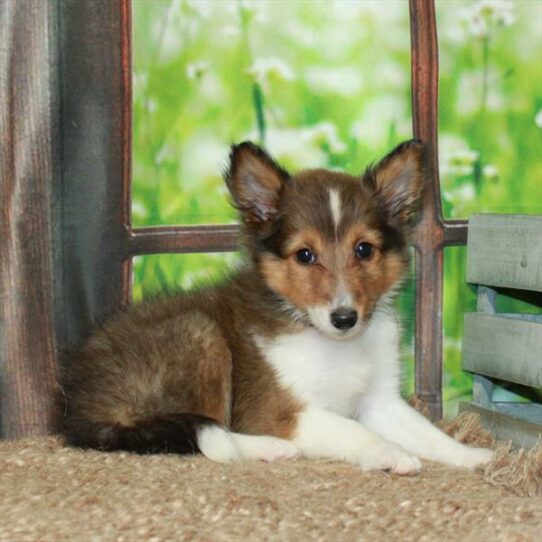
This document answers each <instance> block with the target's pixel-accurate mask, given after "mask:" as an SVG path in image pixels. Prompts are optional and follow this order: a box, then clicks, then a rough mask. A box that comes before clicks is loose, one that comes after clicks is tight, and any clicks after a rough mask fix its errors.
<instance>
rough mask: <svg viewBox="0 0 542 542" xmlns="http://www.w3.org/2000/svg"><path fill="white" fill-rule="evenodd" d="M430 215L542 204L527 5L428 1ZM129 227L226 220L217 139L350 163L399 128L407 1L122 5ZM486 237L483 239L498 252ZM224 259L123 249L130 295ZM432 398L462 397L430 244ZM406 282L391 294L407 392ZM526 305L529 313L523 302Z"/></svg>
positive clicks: (403, 135) (455, 346) (541, 80)
mask: <svg viewBox="0 0 542 542" xmlns="http://www.w3.org/2000/svg"><path fill="white" fill-rule="evenodd" d="M437 18H438V30H439V40H440V104H439V115H440V125H439V146H440V175H441V190H442V199H443V210H444V214H445V216H446V217H448V218H450V217H451V218H460V217H468V216H469V215H470V214H472V213H475V212H499V213H527V214H533V213H537V214H540V213H542V2H539V1H538V0H515V1H510V2H507V1H506V0H504V1H499V0H496V1H492V0H485V1H482V2H479V1H468V0H440V1H437ZM133 22H134V97H133V101H134V134H133V208H132V211H133V223H134V225H135V226H153V225H164V224H202V223H210V224H219V223H231V222H234V221H235V220H236V218H235V215H234V213H233V212H232V210H231V208H230V207H229V205H228V198H227V194H226V191H225V188H224V185H223V183H222V180H221V170H222V168H223V167H224V165H225V163H226V158H227V153H228V146H229V145H230V144H231V143H232V142H238V141H241V140H244V139H247V138H250V139H253V140H255V141H257V142H260V143H263V144H265V145H266V147H267V148H268V149H269V150H270V151H271V152H272V154H274V156H275V157H276V158H277V159H278V160H279V161H280V162H281V163H282V164H283V165H284V166H285V167H286V168H289V169H291V170H294V171H295V170H299V169H302V168H304V167H316V166H322V167H330V168H336V169H340V170H345V171H348V172H350V173H358V172H361V171H362V170H363V169H364V167H365V166H366V165H367V164H368V163H369V162H371V161H374V160H375V159H377V158H378V157H380V156H381V155H383V154H384V153H386V152H387V151H388V150H389V149H390V148H391V147H392V146H393V145H395V144H396V143H398V142H400V141H401V140H403V139H408V138H410V137H412V128H411V109H410V73H409V72H410V36H409V26H408V24H409V23H408V2H407V1H406V0H361V1H356V0H327V1H320V0H310V1H309V0H305V1H301V0H298V1H295V0H288V1H283V0H261V1H238V0H211V1H205V0H133ZM498 249H499V247H495V250H498ZM237 258H238V256H237V255H236V254H191V255H167V256H166V255H159V256H146V257H142V258H136V260H135V262H134V297H135V298H136V299H139V298H141V297H142V296H143V295H145V293H148V292H153V291H156V290H163V289H166V288H170V287H172V286H173V287H179V286H180V287H182V288H188V287H190V286H191V285H192V284H194V282H198V281H200V280H205V279H208V278H212V277H214V276H217V275H218V274H219V273H220V272H221V271H222V270H223V269H224V268H226V267H228V266H230V265H232V264H235V262H236V260H237ZM444 273H445V288H444V339H445V340H444V355H445V374H444V396H445V400H446V412H447V413H448V414H453V413H454V412H455V409H456V403H457V401H458V400H459V399H465V398H467V397H468V396H469V393H470V392H469V390H470V377H469V376H468V375H466V374H464V373H463V372H462V371H461V369H460V346H461V333H462V320H463V314H464V313H465V312H466V311H469V310H474V309H475V304H476V296H475V291H474V289H473V288H472V287H470V286H468V285H467V284H466V283H465V280H464V277H465V249H464V248H449V249H446V251H445V272H444ZM413 304H414V294H413V284H412V281H411V280H409V281H408V282H407V285H406V288H405V292H404V294H403V295H402V296H401V297H400V299H399V300H398V305H399V308H400V310H401V312H402V314H403V324H404V327H405V345H404V349H405V392H406V393H410V392H411V391H412V389H413V378H412V374H413V362H412V333H413ZM530 309H531V310H533V308H532V307H531V308H530Z"/></svg>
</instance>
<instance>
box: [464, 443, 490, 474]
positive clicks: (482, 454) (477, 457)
mask: <svg viewBox="0 0 542 542" xmlns="http://www.w3.org/2000/svg"><path fill="white" fill-rule="evenodd" d="M492 458H493V452H492V451H491V450H488V449H487V448H468V447H466V446H465V449H464V450H463V453H462V454H461V455H460V456H459V457H458V462H457V466H458V467H466V468H467V469H473V468H475V467H479V466H482V465H485V464H486V463H489V462H490V461H491V459H492Z"/></svg>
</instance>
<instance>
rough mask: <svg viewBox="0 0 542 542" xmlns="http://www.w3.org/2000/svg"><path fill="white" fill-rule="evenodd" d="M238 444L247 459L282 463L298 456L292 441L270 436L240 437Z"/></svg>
mask: <svg viewBox="0 0 542 542" xmlns="http://www.w3.org/2000/svg"><path fill="white" fill-rule="evenodd" d="M238 444H239V446H240V448H241V451H242V453H243V456H244V458H245V459H249V460H250V459H252V460H254V459H256V460H260V461H268V462H272V461H280V460H283V459H291V458H292V457H295V456H296V455H297V454H298V450H297V447H296V446H295V445H294V444H293V443H292V442H290V441H288V440H284V439H280V438H275V437H268V436H252V435H240V436H238Z"/></svg>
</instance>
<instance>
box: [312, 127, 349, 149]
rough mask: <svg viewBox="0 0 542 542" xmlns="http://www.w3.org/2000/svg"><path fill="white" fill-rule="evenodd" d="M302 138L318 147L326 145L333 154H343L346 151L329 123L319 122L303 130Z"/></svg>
mask: <svg viewBox="0 0 542 542" xmlns="http://www.w3.org/2000/svg"><path fill="white" fill-rule="evenodd" d="M303 132H304V133H303V138H304V139H305V140H306V141H308V142H309V143H315V144H317V145H319V146H323V145H327V146H328V147H329V150H330V151H331V152H333V153H337V154H340V153H343V152H345V151H346V145H345V144H344V143H343V142H342V141H341V140H340V139H339V136H338V135H337V127H336V126H335V125H334V124H332V123H331V122H320V123H319V124H315V125H314V126H310V127H308V128H305V129H304V130H303Z"/></svg>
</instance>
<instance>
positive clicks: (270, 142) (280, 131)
mask: <svg viewBox="0 0 542 542" xmlns="http://www.w3.org/2000/svg"><path fill="white" fill-rule="evenodd" d="M256 137H257V136H256V135H255V134H252V136H249V138H248V139H253V140H254V139H255V138H256ZM265 139H266V148H267V150H268V151H269V152H270V153H271V154H272V155H273V156H274V157H275V158H276V159H277V160H278V161H279V162H280V163H282V164H283V165H284V167H286V169H289V168H290V169H304V168H309V167H325V166H326V165H327V154H326V153H325V152H324V151H323V150H322V148H321V147H320V145H318V144H316V143H315V142H314V141H308V140H307V138H306V134H305V131H304V130H303V129H294V128H268V130H267V132H266V137H265Z"/></svg>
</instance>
